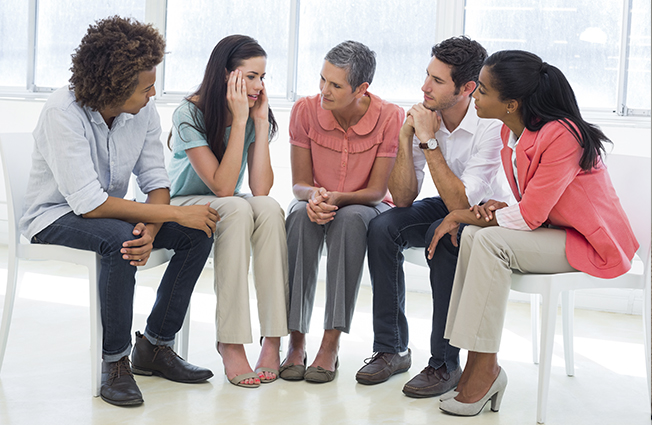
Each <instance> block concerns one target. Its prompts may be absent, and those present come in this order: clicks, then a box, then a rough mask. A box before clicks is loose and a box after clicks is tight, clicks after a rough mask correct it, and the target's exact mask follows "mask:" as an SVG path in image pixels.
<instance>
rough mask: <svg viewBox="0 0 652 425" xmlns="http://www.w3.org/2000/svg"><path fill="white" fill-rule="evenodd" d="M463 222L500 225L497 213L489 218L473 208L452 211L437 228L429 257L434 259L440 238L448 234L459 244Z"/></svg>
mask: <svg viewBox="0 0 652 425" xmlns="http://www.w3.org/2000/svg"><path fill="white" fill-rule="evenodd" d="M461 223H465V224H473V225H475V226H480V227H489V226H498V222H497V221H496V215H495V214H493V217H492V218H491V219H489V220H487V219H486V217H482V216H481V215H480V214H478V213H477V212H476V211H474V210H473V209H463V210H455V211H451V212H450V213H449V214H448V215H447V216H446V217H445V218H444V220H443V221H442V222H441V224H440V225H439V226H438V227H437V228H436V229H435V234H434V236H433V237H432V240H431V241H430V245H429V246H428V258H429V259H432V256H433V255H434V254H435V248H436V247H437V244H438V243H439V240H440V239H441V238H443V237H445V236H446V234H449V235H450V237H451V241H452V243H453V245H454V246H457V231H458V229H459V227H460V224H461Z"/></svg>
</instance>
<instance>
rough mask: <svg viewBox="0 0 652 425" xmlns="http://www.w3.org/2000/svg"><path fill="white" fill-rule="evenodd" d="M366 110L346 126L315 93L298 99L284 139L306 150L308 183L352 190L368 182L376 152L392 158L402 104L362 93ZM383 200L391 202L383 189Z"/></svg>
mask: <svg viewBox="0 0 652 425" xmlns="http://www.w3.org/2000/svg"><path fill="white" fill-rule="evenodd" d="M367 95H369V97H370V98H371V102H370V103H369V109H367V112H366V113H365V114H364V116H363V117H362V119H360V121H358V123H357V124H355V125H353V126H351V127H349V128H348V129H347V130H346V131H344V129H343V128H342V127H341V126H340V125H339V123H338V122H337V120H336V119H335V117H334V116H333V113H332V112H331V111H328V110H325V109H322V107H321V104H320V103H321V102H320V96H319V95H314V96H310V97H304V98H302V99H299V100H298V101H297V102H296V103H295V104H294V107H293V108H292V113H291V116H290V143H291V144H293V145H295V146H299V147H302V148H305V149H310V153H311V157H312V173H313V176H314V185H315V186H316V187H323V188H325V189H326V190H328V191H337V192H355V191H357V190H360V189H364V188H365V187H367V184H369V177H370V175H371V169H372V167H373V165H374V161H375V160H376V158H377V157H390V158H391V157H395V156H396V151H397V149H398V134H399V131H400V129H401V125H402V124H403V118H404V117H405V111H404V110H403V108H401V107H399V106H397V105H395V104H393V103H389V102H386V101H384V100H382V99H381V98H379V97H378V96H376V95H374V94H371V93H369V92H367ZM383 202H388V203H391V202H392V198H391V195H390V194H389V191H388V192H387V194H386V195H385V198H384V199H383Z"/></svg>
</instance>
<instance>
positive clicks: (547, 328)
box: [537, 291, 559, 423]
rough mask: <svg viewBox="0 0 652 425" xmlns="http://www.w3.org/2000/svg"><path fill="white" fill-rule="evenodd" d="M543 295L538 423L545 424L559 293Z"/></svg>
mask: <svg viewBox="0 0 652 425" xmlns="http://www.w3.org/2000/svg"><path fill="white" fill-rule="evenodd" d="M551 292H552V293H548V294H543V310H542V313H543V315H542V317H541V356H540V358H539V361H540V363H539V389H538V394H537V422H538V423H544V422H545V419H546V408H547V405H548V389H549V387H550V369H551V366H552V348H553V345H554V342H555V322H556V321H557V300H558V298H559V295H558V293H557V292H554V291H551Z"/></svg>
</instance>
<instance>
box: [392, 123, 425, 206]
mask: <svg viewBox="0 0 652 425" xmlns="http://www.w3.org/2000/svg"><path fill="white" fill-rule="evenodd" d="M387 187H388V188H389V192H390V193H391V194H392V199H393V201H394V204H395V205H396V206H397V207H409V206H410V205H412V202H414V200H415V199H416V197H417V195H418V194H419V183H418V182H417V175H416V172H415V171H414V158H413V156H412V137H407V136H406V135H404V134H401V136H400V137H399V148H398V152H397V153H396V161H395V162H394V168H392V172H391V173H390V175H389V182H388V185H387Z"/></svg>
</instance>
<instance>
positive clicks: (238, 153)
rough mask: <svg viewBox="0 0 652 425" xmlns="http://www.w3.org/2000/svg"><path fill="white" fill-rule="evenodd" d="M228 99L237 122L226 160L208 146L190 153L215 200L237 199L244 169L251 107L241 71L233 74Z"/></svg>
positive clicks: (191, 162) (227, 147)
mask: <svg viewBox="0 0 652 425" xmlns="http://www.w3.org/2000/svg"><path fill="white" fill-rule="evenodd" d="M226 98H227V102H228V106H229V111H230V112H231V114H232V116H233V120H232V122H231V132H230V133H229V141H228V143H227V146H226V150H225V151H224V156H223V157H222V160H221V161H218V160H217V157H215V155H214V154H213V152H212V151H211V150H210V148H209V147H208V146H199V147H196V148H191V149H186V155H188V159H189V160H190V164H192V168H194V169H195V172H196V173H197V175H198V176H199V177H200V178H201V179H202V181H203V182H204V183H205V184H206V186H208V188H209V189H210V190H211V191H212V192H213V193H214V194H215V196H219V197H223V196H233V194H234V192H235V187H236V184H237V183H238V176H239V175H240V167H241V165H242V154H243V152H244V138H245V129H246V126H247V119H248V118H249V103H248V100H247V90H246V87H245V82H244V79H243V78H242V73H241V71H239V70H238V71H235V72H232V73H231V74H230V76H229V81H228V83H227V95H226Z"/></svg>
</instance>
